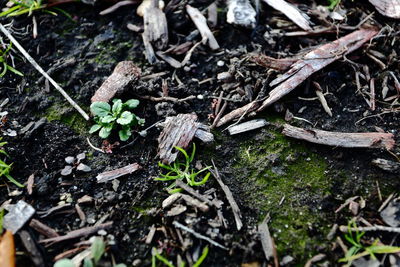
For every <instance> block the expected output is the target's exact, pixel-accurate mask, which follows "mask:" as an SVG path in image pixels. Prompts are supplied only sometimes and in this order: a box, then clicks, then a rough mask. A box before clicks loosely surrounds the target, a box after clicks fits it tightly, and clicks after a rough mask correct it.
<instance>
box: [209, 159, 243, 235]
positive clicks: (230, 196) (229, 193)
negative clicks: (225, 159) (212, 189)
mask: <svg viewBox="0 0 400 267" xmlns="http://www.w3.org/2000/svg"><path fill="white" fill-rule="evenodd" d="M211 161H212V164H213V167H214V169H213V170H211V171H210V172H211V173H212V175H213V177H214V178H215V180H217V182H218V184H219V185H220V186H221V188H222V191H224V193H225V196H226V198H227V199H228V202H229V205H230V206H231V208H232V212H233V216H234V217H235V222H236V228H237V229H238V231H239V230H240V229H242V227H243V222H242V213H241V212H240V209H239V206H238V204H237V203H236V201H235V198H234V197H233V194H232V191H231V190H230V189H229V187H228V186H226V185H225V184H224V182H223V181H222V178H221V176H220V174H219V171H218V169H217V167H216V166H215V164H214V161H213V160H211Z"/></svg>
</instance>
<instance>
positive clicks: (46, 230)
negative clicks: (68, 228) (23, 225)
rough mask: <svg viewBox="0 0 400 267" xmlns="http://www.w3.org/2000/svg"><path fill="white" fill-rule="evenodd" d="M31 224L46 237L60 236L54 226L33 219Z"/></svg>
mask: <svg viewBox="0 0 400 267" xmlns="http://www.w3.org/2000/svg"><path fill="white" fill-rule="evenodd" d="M29 226H30V227H32V228H33V229H35V230H36V231H38V232H39V233H41V234H42V235H44V236H46V237H57V236H60V235H59V234H58V233H57V232H56V231H55V230H54V229H53V228H51V227H49V226H47V225H45V224H43V223H42V222H40V221H38V220H36V219H32V220H31V221H30V222H29Z"/></svg>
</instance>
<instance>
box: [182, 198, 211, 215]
mask: <svg viewBox="0 0 400 267" xmlns="http://www.w3.org/2000/svg"><path fill="white" fill-rule="evenodd" d="M182 199H183V200H184V201H185V202H186V204H188V205H189V206H192V207H194V208H198V209H199V210H201V211H202V212H207V211H208V210H209V207H208V206H207V205H206V204H205V203H204V202H201V201H199V200H197V199H195V198H193V197H191V196H189V195H186V194H182Z"/></svg>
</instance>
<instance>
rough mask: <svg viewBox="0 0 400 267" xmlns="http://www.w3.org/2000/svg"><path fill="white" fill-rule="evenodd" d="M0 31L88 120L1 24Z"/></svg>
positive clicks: (82, 112)
mask: <svg viewBox="0 0 400 267" xmlns="http://www.w3.org/2000/svg"><path fill="white" fill-rule="evenodd" d="M0 30H1V31H2V32H3V33H4V34H5V35H6V36H7V38H8V39H10V41H11V42H12V43H13V44H14V45H15V46H16V47H17V48H18V50H19V51H20V52H21V54H22V55H23V56H24V57H25V58H26V59H27V60H28V61H29V63H31V64H32V66H33V67H35V69H37V71H39V72H40V74H42V75H43V76H44V77H45V78H46V79H47V80H49V81H50V82H51V84H52V85H53V86H54V87H55V88H56V89H57V91H59V92H60V93H61V94H62V95H63V96H64V97H65V99H67V101H68V102H69V103H70V104H71V105H72V106H73V107H74V108H75V109H76V110H77V111H78V112H79V113H80V114H81V115H82V117H83V118H85V120H89V115H88V114H87V113H86V112H85V111H84V110H83V109H81V107H79V106H78V104H76V103H75V101H74V100H72V98H71V97H70V96H69V95H68V94H67V93H66V92H65V91H64V89H62V88H61V86H59V85H58V84H57V83H56V82H55V81H54V80H53V79H52V78H51V77H50V76H49V75H48V74H47V73H46V72H45V71H44V70H43V69H42V67H40V66H39V64H38V63H36V61H35V60H34V59H33V58H32V57H31V56H30V55H29V54H28V52H26V50H25V49H24V48H23V47H22V46H21V45H20V44H19V43H18V41H17V40H15V38H14V37H13V36H12V35H11V33H10V32H9V31H8V30H7V29H6V28H5V27H4V26H3V24H1V23H0Z"/></svg>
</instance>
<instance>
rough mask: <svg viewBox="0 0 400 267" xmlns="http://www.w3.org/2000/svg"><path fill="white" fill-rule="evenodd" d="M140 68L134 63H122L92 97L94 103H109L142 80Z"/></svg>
mask: <svg viewBox="0 0 400 267" xmlns="http://www.w3.org/2000/svg"><path fill="white" fill-rule="evenodd" d="M140 73H141V71H140V68H138V67H137V66H136V65H135V64H134V63H133V62H132V61H121V62H119V63H118V64H117V66H116V67H115V69H114V71H113V73H112V74H111V75H110V76H109V77H108V78H107V80H105V81H104V82H103V84H102V85H101V86H100V88H99V89H97V91H96V93H95V94H94V96H93V97H92V99H91V100H92V102H99V101H101V102H108V101H110V100H111V99H112V98H113V97H114V96H116V95H117V94H120V93H122V92H123V91H124V90H125V89H126V88H127V86H128V85H130V84H131V83H133V82H135V81H137V80H138V79H139V78H140Z"/></svg>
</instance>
